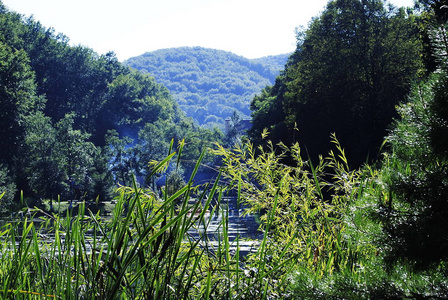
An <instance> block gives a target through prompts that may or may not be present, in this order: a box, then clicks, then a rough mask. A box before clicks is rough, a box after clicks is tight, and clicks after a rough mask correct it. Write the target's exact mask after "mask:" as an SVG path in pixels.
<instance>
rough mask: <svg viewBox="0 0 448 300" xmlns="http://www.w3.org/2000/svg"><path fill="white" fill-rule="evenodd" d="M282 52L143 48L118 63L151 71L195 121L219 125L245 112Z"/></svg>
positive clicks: (275, 72)
mask: <svg viewBox="0 0 448 300" xmlns="http://www.w3.org/2000/svg"><path fill="white" fill-rule="evenodd" d="M288 57H289V54H283V55H277V56H269V57H263V58H259V59H254V60H250V59H247V58H244V57H242V56H238V55H236V54H233V53H231V52H226V51H222V50H215V49H207V48H201V47H181V48H170V49H163V50H157V51H154V52H148V53H145V54H143V55H140V56H137V57H133V58H130V59H128V60H127V61H125V62H124V64H125V65H127V66H130V67H132V68H135V69H138V70H140V71H143V72H147V73H150V74H151V75H152V76H154V77H155V79H156V80H157V82H159V83H161V84H163V85H164V86H166V87H167V88H168V89H169V90H170V92H171V94H172V95H173V97H174V98H175V99H176V100H177V101H178V103H179V105H180V107H181V109H182V110H184V111H185V112H186V114H187V115H188V116H191V117H193V118H194V119H196V120H197V121H198V123H199V124H201V125H203V124H207V125H209V126H213V125H218V126H222V125H223V124H224V119H225V118H227V117H229V116H231V115H232V113H233V112H234V111H237V112H238V113H239V114H240V115H241V116H242V117H245V116H249V115H250V109H249V105H250V101H251V100H252V98H253V97H254V95H255V94H258V93H259V92H260V91H261V90H262V89H263V88H264V87H266V85H272V84H273V83H274V80H275V77H276V76H277V75H278V74H279V72H280V70H282V69H283V68H284V65H285V63H286V61H287V59H288Z"/></svg>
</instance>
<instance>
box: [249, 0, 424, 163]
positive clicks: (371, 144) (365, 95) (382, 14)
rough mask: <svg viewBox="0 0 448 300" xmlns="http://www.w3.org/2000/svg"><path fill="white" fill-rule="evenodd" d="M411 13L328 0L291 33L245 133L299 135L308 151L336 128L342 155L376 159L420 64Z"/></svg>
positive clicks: (377, 2) (318, 149)
mask: <svg viewBox="0 0 448 300" xmlns="http://www.w3.org/2000/svg"><path fill="white" fill-rule="evenodd" d="M415 19H416V17H415V16H414V15H412V13H411V12H408V11H405V10H404V9H397V8H394V7H392V6H386V5H385V3H384V1H381V0H363V1H360V0H337V1H330V2H329V3H328V5H327V7H326V9H325V11H324V12H323V13H322V14H321V15H320V16H319V17H317V18H315V19H313V21H312V22H311V23H310V26H309V28H308V29H307V30H306V31H304V32H299V33H298V46H297V50H296V51H295V53H294V54H293V55H292V56H291V58H290V60H289V62H288V63H287V65H286V69H285V71H284V72H283V73H282V74H281V75H280V77H278V78H277V81H276V84H275V85H274V86H273V87H269V88H266V89H265V90H264V91H263V92H262V94H261V95H260V96H257V97H255V98H254V100H253V102H252V110H253V124H254V126H253V129H252V130H251V132H250V134H251V137H252V139H253V140H255V141H257V142H260V139H261V133H262V130H263V129H264V128H268V129H269V130H270V131H271V138H272V139H273V140H274V141H283V142H285V143H286V144H290V143H292V142H295V141H299V143H300V144H301V146H302V147H304V148H306V150H307V152H308V154H309V155H310V156H311V157H312V158H316V157H317V155H319V154H322V153H326V152H328V149H329V148H330V139H329V137H330V134H331V133H336V134H337V136H338V139H339V140H340V142H341V144H342V145H343V146H344V148H346V149H348V150H347V155H348V157H349V161H351V162H353V163H354V164H361V163H363V162H364V161H365V160H366V158H367V157H368V155H370V157H373V158H376V155H377V153H378V149H379V147H380V145H381V143H382V140H383V137H384V136H385V135H386V133H387V132H386V129H387V127H388V125H389V124H390V122H391V121H392V118H393V117H394V116H395V115H396V112H395V105H396V104H397V103H399V102H401V101H404V100H405V98H406V95H407V93H408V92H409V89H410V83H411V81H412V80H413V79H414V78H415V75H416V73H417V71H418V69H419V68H420V67H421V63H420V57H419V54H420V49H421V44H420V41H419V40H418V34H417V33H418V30H417V27H416V25H415V22H416V21H415ZM296 128H298V129H299V131H297V130H296Z"/></svg>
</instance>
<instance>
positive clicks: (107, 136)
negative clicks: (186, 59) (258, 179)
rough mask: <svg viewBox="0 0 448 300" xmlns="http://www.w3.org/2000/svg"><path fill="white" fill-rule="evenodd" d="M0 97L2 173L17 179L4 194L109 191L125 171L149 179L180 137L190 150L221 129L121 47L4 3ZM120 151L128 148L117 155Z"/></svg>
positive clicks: (72, 195) (74, 195)
mask: <svg viewBox="0 0 448 300" xmlns="http://www.w3.org/2000/svg"><path fill="white" fill-rule="evenodd" d="M0 104H1V107H2V110H1V112H0V135H1V137H2V138H1V140H0V148H1V151H0V164H1V165H2V171H1V174H2V182H5V183H8V184H10V183H15V186H16V188H17V189H16V188H10V189H8V190H7V194H8V195H7V196H5V198H4V199H10V197H13V196H14V195H13V194H14V193H15V191H16V190H23V191H24V193H25V194H26V195H27V197H37V198H46V197H51V198H53V199H56V198H57V196H58V195H61V196H62V197H63V198H64V199H80V198H86V199H93V198H95V197H97V196H100V198H101V199H107V198H108V197H110V189H111V187H113V186H114V185H115V183H116V182H119V181H121V182H122V183H125V181H123V176H120V174H121V173H123V172H126V173H130V172H133V173H135V174H137V175H140V176H142V177H141V178H143V179H142V180H144V176H145V174H146V173H145V170H147V164H148V162H149V161H150V160H152V159H158V158H160V157H161V156H162V155H164V154H165V153H167V151H168V148H169V144H170V142H171V140H172V139H174V140H175V141H176V142H177V141H180V140H181V139H184V138H186V139H187V142H188V143H189V145H190V146H191V148H189V149H190V154H191V155H192V156H191V157H188V156H186V159H191V158H192V157H194V155H196V156H197V155H199V153H200V151H201V149H202V147H203V146H204V144H206V143H207V141H216V140H219V139H220V138H221V133H220V132H218V131H216V130H215V131H212V130H205V129H202V128H199V127H197V126H195V125H194V124H193V121H192V120H191V119H188V118H186V117H185V115H184V113H183V112H182V111H181V110H180V109H179V106H178V105H177V103H176V102H175V101H174V100H173V99H172V97H171V95H170V94H169V91H168V90H167V89H166V88H165V87H163V86H162V85H160V84H158V83H156V81H155V80H154V78H152V77H150V76H149V75H145V74H142V73H140V72H137V71H134V70H130V69H129V68H128V67H125V66H123V65H122V64H121V63H119V62H118V60H117V59H116V57H115V55H114V54H113V53H108V54H105V55H98V54H96V53H95V52H94V51H92V50H91V49H89V48H86V47H82V46H75V47H73V46H70V45H69V43H68V38H67V37H65V36H63V35H60V34H55V33H54V31H53V30H52V29H47V28H44V27H43V26H42V25H41V24H40V23H39V22H37V21H35V20H33V19H32V18H24V17H23V16H21V15H19V14H17V13H14V12H10V11H8V10H7V9H6V8H5V7H4V6H3V4H1V3H0ZM112 137H113V138H112ZM195 145H196V146H195ZM154 147H157V148H154ZM120 151H127V152H126V154H125V156H124V157H122V160H121V161H120V162H118V161H117V158H116V157H117V153H121V152H120ZM123 160H128V161H132V163H128V164H126V163H123ZM4 176H7V177H8V178H9V179H8V180H7V179H3V178H4ZM128 180H129V179H127V181H128ZM11 194H12V195H11ZM8 203H10V201H8ZM2 204H3V205H6V201H3V203H2Z"/></svg>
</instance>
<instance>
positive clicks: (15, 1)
mask: <svg viewBox="0 0 448 300" xmlns="http://www.w3.org/2000/svg"><path fill="white" fill-rule="evenodd" d="M0 1H2V2H3V4H4V5H6V7H7V8H9V9H10V10H12V11H16V12H18V13H20V14H23V15H25V16H30V15H33V16H34V18H35V19H36V20H38V21H40V22H41V23H42V24H43V25H44V26H45V27H47V28H48V27H52V28H54V29H55V31H56V32H57V33H63V34H65V35H66V36H67V37H68V38H69V39H70V42H71V43H72V44H73V45H83V46H87V47H89V48H92V49H93V50H95V51H96V52H97V53H99V54H104V53H106V52H108V51H114V52H115V53H116V54H117V57H118V59H119V60H120V61H122V60H125V59H128V58H130V57H133V56H137V55H140V54H143V53H145V52H149V51H154V50H157V49H163V48H170V47H181V46H202V47H206V48H214V49H220V50H226V51H231V52H233V53H235V54H238V55H242V56H245V57H247V58H258V57H262V56H268V55H276V54H283V53H288V52H292V51H294V49H295V34H294V30H295V28H296V27H298V26H305V27H306V26H307V24H308V22H309V21H310V20H311V18H312V17H315V16H317V15H318V14H319V13H320V12H321V11H323V9H324V8H325V5H326V3H327V0H275V1H274V0H126V1H122V0H120V1H119V0H77V1H73V0H0ZM390 2H391V3H393V4H394V5H396V6H412V5H413V0H390Z"/></svg>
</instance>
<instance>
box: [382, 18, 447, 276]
mask: <svg viewBox="0 0 448 300" xmlns="http://www.w3.org/2000/svg"><path fill="white" fill-rule="evenodd" d="M447 29H448V26H447V25H446V23H443V24H439V25H438V26H437V27H435V28H433V29H431V30H430V31H429V37H430V38H431V41H432V42H431V43H432V47H433V49H434V51H435V52H434V53H435V54H437V56H436V62H438V65H437V71H436V72H434V73H433V74H431V75H430V76H429V78H428V79H426V80H425V81H423V82H422V83H420V84H417V85H415V87H414V89H413V91H412V93H411V96H410V101H409V103H406V104H403V105H401V106H400V107H399V112H400V116H401V119H400V120H399V121H397V122H396V124H395V127H394V129H393V131H392V133H391V135H390V136H389V142H390V145H391V149H392V153H391V154H390V156H389V157H388V160H387V162H388V163H386V164H385V167H384V173H385V174H387V176H386V178H388V180H389V181H388V183H389V185H388V186H389V187H390V193H389V198H388V199H382V201H381V202H380V207H381V210H380V213H379V215H378V216H379V218H380V220H381V221H382V222H383V224H384V230H385V233H386V237H385V238H384V239H383V240H382V245H383V246H386V245H387V246H388V247H387V248H386V249H389V250H390V251H389V254H388V258H389V261H390V262H395V261H400V260H406V261H408V262H410V263H411V264H413V265H414V266H415V267H417V268H421V269H427V268H430V267H434V266H437V265H438V264H439V263H440V262H443V261H445V262H446V261H447V260H448V202H447V199H448V135H447V133H448V61H447V58H446V53H447V50H448V44H447V42H446V41H447V38H448V35H447Z"/></svg>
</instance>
